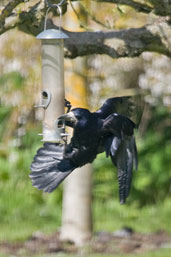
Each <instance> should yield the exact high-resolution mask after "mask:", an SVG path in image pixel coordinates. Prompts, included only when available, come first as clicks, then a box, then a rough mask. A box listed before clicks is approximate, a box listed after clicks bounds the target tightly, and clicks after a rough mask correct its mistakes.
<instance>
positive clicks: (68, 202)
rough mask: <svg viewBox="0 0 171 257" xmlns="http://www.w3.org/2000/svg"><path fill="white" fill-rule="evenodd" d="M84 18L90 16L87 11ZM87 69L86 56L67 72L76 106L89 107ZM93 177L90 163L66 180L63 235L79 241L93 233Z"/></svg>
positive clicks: (82, 242) (73, 25)
mask: <svg viewBox="0 0 171 257" xmlns="http://www.w3.org/2000/svg"><path fill="white" fill-rule="evenodd" d="M68 11H69V10H68ZM79 13H80V10H79ZM80 14H81V13H80ZM72 15H73V14H71V15H70V20H69V24H67V25H70V26H72V28H71V29H74V27H75V19H73V22H72V23H71V20H72ZM82 19H86V17H85V16H84V15H83V17H82ZM85 21H86V20H85ZM66 23H67V21H66ZM71 24H72V25H71ZM86 72H87V58H86V57H82V58H77V59H76V60H74V61H72V73H70V76H66V78H67V80H66V85H67V84H68V83H71V85H70V84H69V85H68V86H69V88H70V94H68V96H67V98H68V97H69V100H70V101H71V103H72V105H74V107H87V93H86V88H87V74H86ZM66 73H67V72H66ZM71 88H72V89H71ZM91 177H92V167H91V164H88V165H86V166H84V167H82V168H78V169H77V170H76V171H74V172H73V173H72V174H71V175H70V176H69V177H68V178H67V180H66V181H65V183H64V194H63V213H62V228H61V239H63V240H70V241H72V242H74V243H75V244H76V245H83V244H84V243H85V242H86V241H87V240H89V239H90V238H91V235H92V211H91V198H92V191H91V181H92V178H91Z"/></svg>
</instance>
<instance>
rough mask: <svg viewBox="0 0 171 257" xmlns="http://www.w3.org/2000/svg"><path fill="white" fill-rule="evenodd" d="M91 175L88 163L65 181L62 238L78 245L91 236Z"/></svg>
mask: <svg viewBox="0 0 171 257" xmlns="http://www.w3.org/2000/svg"><path fill="white" fill-rule="evenodd" d="M91 176H92V168H91V165H90V164H88V165H86V166H84V167H82V168H79V169H77V170H75V171H74V173H72V174H71V175H70V176H69V177H68V178H67V179H66V181H65V183H64V195H63V214H62V229H61V239H63V240H70V241H73V242H74V243H75V244H77V245H82V244H84V242H85V241H87V240H89V239H90V238H91V233H92V212H91V196H92V191H91Z"/></svg>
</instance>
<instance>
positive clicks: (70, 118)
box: [58, 111, 77, 123]
mask: <svg viewBox="0 0 171 257" xmlns="http://www.w3.org/2000/svg"><path fill="white" fill-rule="evenodd" d="M58 120H62V121H70V122H72V123H76V122H77V119H76V117H75V115H74V113H73V112H72V111H71V112H68V113H66V114H64V115H61V116H60V117H59V118H58Z"/></svg>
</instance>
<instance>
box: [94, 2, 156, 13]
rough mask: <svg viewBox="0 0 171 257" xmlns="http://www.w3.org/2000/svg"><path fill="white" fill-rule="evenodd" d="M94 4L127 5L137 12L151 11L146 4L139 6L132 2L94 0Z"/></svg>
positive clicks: (137, 3) (139, 4)
mask: <svg viewBox="0 0 171 257" xmlns="http://www.w3.org/2000/svg"><path fill="white" fill-rule="evenodd" d="M94 1H96V2H101V3H102V2H103V3H113V4H120V5H127V6H131V7H132V8H134V9H135V10H136V11H138V12H144V13H150V12H151V11H152V7H150V6H149V5H146V4H141V3H139V2H135V1H132V0H94Z"/></svg>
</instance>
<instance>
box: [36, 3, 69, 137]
mask: <svg viewBox="0 0 171 257" xmlns="http://www.w3.org/2000/svg"><path fill="white" fill-rule="evenodd" d="M58 9H59V6H58ZM47 12H48V11H47ZM60 19H61V12H60ZM65 38H68V36H67V35H66V34H65V33H63V32H62V31H61V28H60V27H59V30H56V29H48V30H46V19H45V30H44V31H43V32H41V33H40V34H39V35H38V36H37V39H40V40H41V43H42V46H41V49H42V103H41V104H40V105H38V106H36V107H42V108H43V109H44V118H43V133H42V134H40V135H42V136H43V139H42V141H45V142H59V141H61V139H62V136H65V134H63V135H62V133H64V128H63V127H61V126H60V127H59V126H58V124H57V117H59V116H60V115H62V114H63V113H64V46H63V45H64V39H65Z"/></svg>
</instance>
